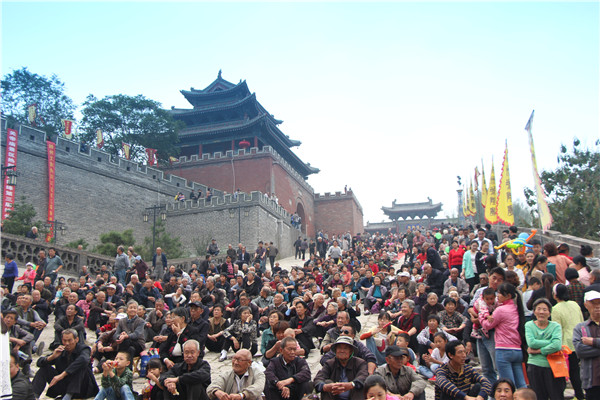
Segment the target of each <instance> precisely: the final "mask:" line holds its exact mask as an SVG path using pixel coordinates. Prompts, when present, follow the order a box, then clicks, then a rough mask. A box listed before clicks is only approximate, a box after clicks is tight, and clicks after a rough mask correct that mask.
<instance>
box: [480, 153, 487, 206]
mask: <svg viewBox="0 0 600 400" xmlns="http://www.w3.org/2000/svg"><path fill="white" fill-rule="evenodd" d="M480 196H481V206H482V207H483V208H485V206H486V203H487V196H488V195H487V186H486V183H485V168H484V166H483V160H481V193H480Z"/></svg>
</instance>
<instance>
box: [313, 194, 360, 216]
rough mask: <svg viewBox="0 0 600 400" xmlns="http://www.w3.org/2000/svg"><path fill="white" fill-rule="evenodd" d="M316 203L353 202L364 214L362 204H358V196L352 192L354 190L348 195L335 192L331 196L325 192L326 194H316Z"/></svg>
mask: <svg viewBox="0 0 600 400" xmlns="http://www.w3.org/2000/svg"><path fill="white" fill-rule="evenodd" d="M314 198H315V202H318V201H330V200H331V201H340V200H353V201H354V202H355V203H356V205H357V206H358V208H359V210H360V212H361V213H362V206H361V205H360V203H359V202H358V199H357V198H356V196H355V195H354V192H352V190H348V191H347V192H346V193H342V192H335V193H333V194H331V192H325V193H324V194H321V193H315V197H314Z"/></svg>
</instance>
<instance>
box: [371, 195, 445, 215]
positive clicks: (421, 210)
mask: <svg viewBox="0 0 600 400" xmlns="http://www.w3.org/2000/svg"><path fill="white" fill-rule="evenodd" d="M427 199H428V200H429V201H426V202H422V203H404V204H396V200H394V201H393V203H392V206H391V207H381V209H382V210H383V213H384V214H385V215H387V216H388V217H389V218H390V219H391V220H393V221H396V220H398V219H404V220H405V219H407V218H411V219H415V218H425V217H427V218H430V219H431V218H435V216H436V215H437V214H438V213H439V212H440V211H441V210H442V203H436V204H433V202H432V201H431V199H430V198H427Z"/></svg>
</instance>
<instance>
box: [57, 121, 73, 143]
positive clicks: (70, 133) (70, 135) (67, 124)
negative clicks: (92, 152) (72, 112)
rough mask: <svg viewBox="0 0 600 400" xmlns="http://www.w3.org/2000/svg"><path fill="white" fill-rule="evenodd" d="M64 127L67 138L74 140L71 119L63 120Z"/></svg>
mask: <svg viewBox="0 0 600 400" xmlns="http://www.w3.org/2000/svg"><path fill="white" fill-rule="evenodd" d="M60 122H62V125H63V127H64V128H65V137H66V138H67V139H69V140H71V139H73V121H72V120H70V119H61V120H60Z"/></svg>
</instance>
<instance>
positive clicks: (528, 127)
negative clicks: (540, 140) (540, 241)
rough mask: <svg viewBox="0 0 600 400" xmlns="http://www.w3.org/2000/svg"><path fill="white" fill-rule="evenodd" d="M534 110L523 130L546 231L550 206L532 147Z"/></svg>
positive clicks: (550, 221) (550, 217)
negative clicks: (526, 135) (526, 136)
mask: <svg viewBox="0 0 600 400" xmlns="http://www.w3.org/2000/svg"><path fill="white" fill-rule="evenodd" d="M534 112H535V110H533V111H532V112H531V116H530V117H529V120H528V121H527V125H525V130H526V131H527V133H528V135H529V148H530V150H531V163H532V166H533V182H534V184H535V193H536V195H537V205H538V214H539V215H540V225H541V226H542V231H543V232H546V231H547V230H548V229H550V227H551V226H552V222H553V220H552V214H550V207H548V202H547V201H546V194H545V193H544V189H543V188H542V180H541V179H540V174H539V173H538V169H537V161H536V160H535V149H534V147H533V135H532V134H531V126H532V125H533V113H534Z"/></svg>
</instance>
